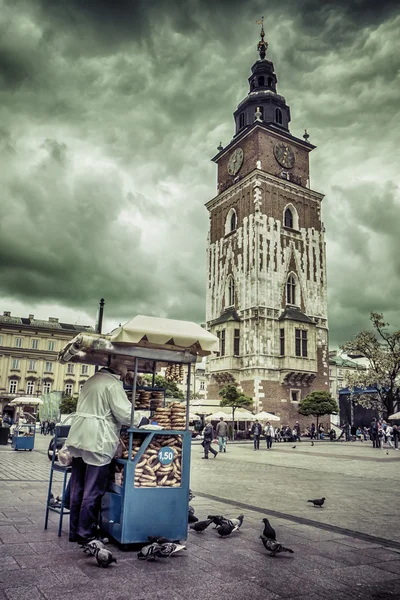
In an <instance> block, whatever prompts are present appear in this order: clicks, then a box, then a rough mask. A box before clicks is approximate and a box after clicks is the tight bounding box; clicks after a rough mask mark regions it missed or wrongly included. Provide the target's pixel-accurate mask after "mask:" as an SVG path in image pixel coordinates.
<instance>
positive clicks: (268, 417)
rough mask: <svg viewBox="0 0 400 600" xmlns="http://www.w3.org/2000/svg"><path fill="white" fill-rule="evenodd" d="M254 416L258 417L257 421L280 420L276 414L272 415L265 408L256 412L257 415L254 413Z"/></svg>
mask: <svg viewBox="0 0 400 600" xmlns="http://www.w3.org/2000/svg"><path fill="white" fill-rule="evenodd" d="M255 418H256V419H258V420H259V421H280V420H281V418H280V417H278V416H277V415H273V414H271V413H269V412H265V410H264V411H262V412H260V413H258V414H257V415H255Z"/></svg>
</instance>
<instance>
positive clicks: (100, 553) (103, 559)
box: [95, 548, 117, 568]
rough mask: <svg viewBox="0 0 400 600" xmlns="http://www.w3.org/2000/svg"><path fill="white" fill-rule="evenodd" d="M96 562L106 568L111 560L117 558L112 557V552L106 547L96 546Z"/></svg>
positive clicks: (114, 560) (113, 560)
mask: <svg viewBox="0 0 400 600" xmlns="http://www.w3.org/2000/svg"><path fill="white" fill-rule="evenodd" d="M95 557H96V560H97V564H98V565H99V567H102V568H106V567H108V565H110V564H111V563H113V562H115V563H116V562H117V559H116V558H114V557H113V555H112V553H111V552H110V551H109V550H107V549H106V548H97V549H96V554H95Z"/></svg>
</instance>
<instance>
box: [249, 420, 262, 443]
mask: <svg viewBox="0 0 400 600" xmlns="http://www.w3.org/2000/svg"><path fill="white" fill-rule="evenodd" d="M250 433H251V434H252V436H253V441H254V450H259V449H260V437H261V434H262V425H261V423H259V422H258V420H257V419H256V420H255V421H254V423H253V425H252V427H251V432H250Z"/></svg>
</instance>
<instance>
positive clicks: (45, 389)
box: [43, 381, 51, 394]
mask: <svg viewBox="0 0 400 600" xmlns="http://www.w3.org/2000/svg"><path fill="white" fill-rule="evenodd" d="M50 392H51V381H45V382H44V384H43V393H44V394H50Z"/></svg>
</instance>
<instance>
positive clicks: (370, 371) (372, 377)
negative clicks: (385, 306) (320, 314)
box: [342, 312, 400, 415]
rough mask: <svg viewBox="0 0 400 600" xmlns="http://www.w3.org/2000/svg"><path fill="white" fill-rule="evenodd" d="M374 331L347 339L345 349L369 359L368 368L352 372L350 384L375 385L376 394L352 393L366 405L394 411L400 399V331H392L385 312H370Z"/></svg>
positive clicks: (358, 385) (356, 385) (363, 386)
mask: <svg viewBox="0 0 400 600" xmlns="http://www.w3.org/2000/svg"><path fill="white" fill-rule="evenodd" d="M371 322H372V325H373V328H374V331H370V330H369V331H360V333H358V334H357V335H356V336H355V338H354V339H353V340H350V341H349V342H345V343H344V344H343V345H342V350H343V351H344V352H345V353H346V354H347V355H352V354H358V355H362V356H364V357H365V358H366V359H367V361H368V368H367V369H363V370H359V371H357V372H355V373H352V374H351V375H349V378H348V384H349V387H350V388H351V389H353V390H354V388H355V387H359V388H361V389H366V388H367V387H372V388H374V389H375V390H376V394H374V395H372V396H371V394H368V395H367V394H361V395H357V396H355V395H354V396H352V399H353V400H354V402H356V403H357V404H360V405H361V406H364V407H365V408H374V409H376V410H379V411H383V412H387V413H388V415H389V414H391V413H393V412H394V406H395V404H396V403H398V402H399V401H400V388H399V385H400V381H399V376H400V331H394V332H392V333H391V332H389V331H388V329H387V327H388V326H389V324H388V323H385V320H384V317H383V314H381V313H375V312H372V313H371Z"/></svg>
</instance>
